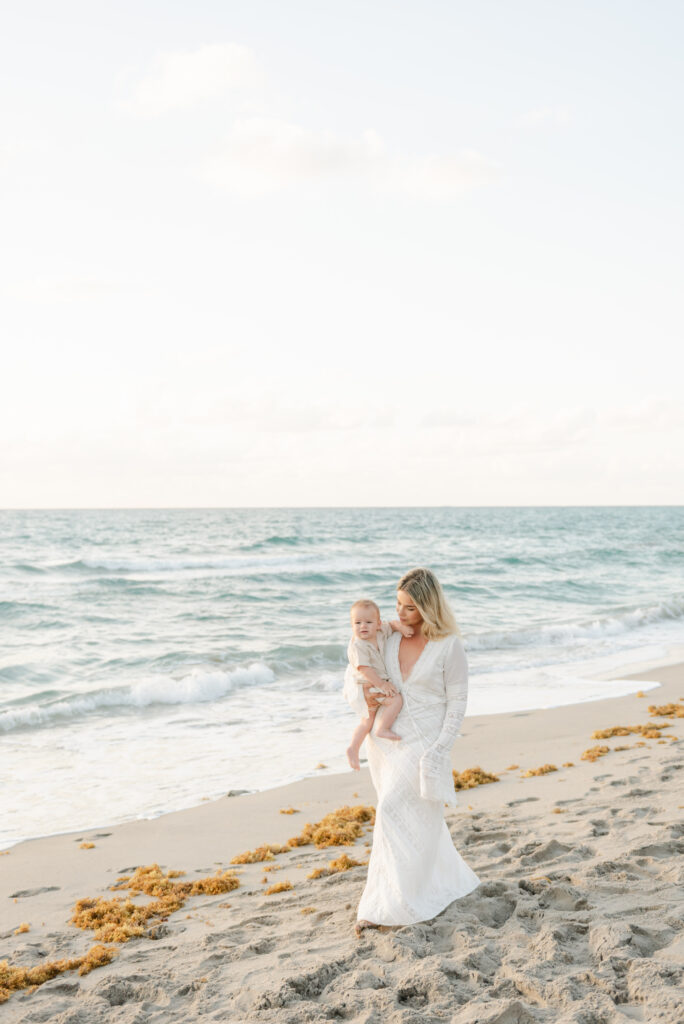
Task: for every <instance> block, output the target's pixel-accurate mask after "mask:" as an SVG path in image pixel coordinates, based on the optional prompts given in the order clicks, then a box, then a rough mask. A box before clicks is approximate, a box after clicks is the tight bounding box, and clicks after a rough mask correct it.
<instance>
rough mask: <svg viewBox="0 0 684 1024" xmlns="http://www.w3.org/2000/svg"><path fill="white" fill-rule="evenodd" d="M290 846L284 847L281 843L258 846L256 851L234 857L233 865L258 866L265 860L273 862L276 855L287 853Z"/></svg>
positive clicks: (248, 851) (247, 851)
mask: <svg viewBox="0 0 684 1024" xmlns="http://www.w3.org/2000/svg"><path fill="white" fill-rule="evenodd" d="M289 849H290V847H289V846H282V845H281V844H280V843H264V844H263V845H262V846H257V848H256V850H245V852H244V853H238V854H237V856H235V857H233V859H232V860H231V862H230V863H231V864H258V863H261V862H262V861H265V860H273V858H274V855H275V854H276V853H287V852H288V851H289Z"/></svg>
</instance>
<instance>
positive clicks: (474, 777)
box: [451, 765, 499, 790]
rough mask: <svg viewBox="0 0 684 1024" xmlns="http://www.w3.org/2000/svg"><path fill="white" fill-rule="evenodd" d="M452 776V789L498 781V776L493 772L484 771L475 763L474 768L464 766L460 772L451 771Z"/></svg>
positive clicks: (467, 787) (473, 787)
mask: <svg viewBox="0 0 684 1024" xmlns="http://www.w3.org/2000/svg"><path fill="white" fill-rule="evenodd" d="M451 774H452V775H453V778H454V789H457V790H458V789H475V787H476V786H486V785H487V783H488V782H498V781H499V776H498V775H494V773H493V772H486V771H484V769H483V768H480V766H479V765H477V766H476V767H475V768H465V769H464V770H463V771H462V772H457V771H452V773H451Z"/></svg>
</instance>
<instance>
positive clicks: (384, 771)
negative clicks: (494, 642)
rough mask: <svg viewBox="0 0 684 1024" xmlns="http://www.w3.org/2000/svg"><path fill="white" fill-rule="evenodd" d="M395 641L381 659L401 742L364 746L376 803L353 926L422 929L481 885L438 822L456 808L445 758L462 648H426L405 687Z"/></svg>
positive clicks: (463, 691)
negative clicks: (400, 701) (398, 704)
mask: <svg viewBox="0 0 684 1024" xmlns="http://www.w3.org/2000/svg"><path fill="white" fill-rule="evenodd" d="M400 641H401V634H400V633H393V634H392V636H391V637H390V638H389V639H388V641H387V644H386V648H385V659H386V664H387V671H388V673H389V676H390V679H391V680H392V682H393V683H394V685H395V686H396V688H397V689H398V690H400V691H401V693H402V696H403V698H404V706H403V707H402V709H401V712H400V713H399V715H398V717H397V720H396V722H395V723H394V726H393V728H394V729H395V731H396V732H397V733H399V735H400V736H401V740H400V741H398V742H397V741H394V740H383V739H377V738H376V737H375V736H373V735H372V734H371V735H370V736H368V738H367V739H366V744H367V752H368V765H369V768H370V773H371V778H372V780H373V785H374V786H375V790H376V792H377V797H378V799H377V806H376V821H375V830H374V834H373V848H372V850H371V857H370V862H369V865H368V879H367V882H366V887H365V889H364V891H363V894H362V896H361V902H360V903H359V909H358V918H359V920H367V921H372V922H374V923H375V924H384V925H402V924H413V923H415V922H416V921H428V920H430V919H431V918H433V917H435V916H436V915H437V914H439V913H440V911H442V910H444V908H445V907H447V906H448V905H449V904H450V903H451V902H452V901H453V900H456V899H459V898H460V897H461V896H466V895H467V894H468V893H469V892H472V891H473V889H476V888H477V886H478V885H479V884H480V880H479V878H478V877H477V875H476V874H475V872H474V871H473V870H472V869H471V868H469V867H468V865H467V864H466V862H465V861H464V860H463V858H462V857H461V855H460V854H459V853H458V851H457V850H456V848H455V846H454V844H453V842H452V840H451V836H450V834H449V829H448V828H447V825H446V822H445V821H444V803H448V804H451V805H453V804H455V803H456V797H455V793H454V785H453V778H452V775H451V758H450V751H451V747H452V744H453V742H454V740H455V739H456V737H457V736H458V734H459V731H460V727H461V722H462V720H463V715H464V713H465V708H466V701H467V696H468V666H467V662H466V657H465V652H464V650H463V644H462V643H461V641H460V639H459V638H458V637H457V636H449V637H445V638H444V639H441V640H431V641H430V642H428V643H427V644H426V646H425V647H424V649H423V651H422V652H421V655H420V657H419V658H418V661H417V662H416V664H415V665H414V667H413V669H412V670H411V672H410V674H409V676H408V679H405V680H404V679H402V676H401V671H400V668H399V643H400ZM346 692H347V693H349V688H348V687H347V688H346ZM349 695H350V696H351V694H349Z"/></svg>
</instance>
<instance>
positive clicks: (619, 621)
mask: <svg viewBox="0 0 684 1024" xmlns="http://www.w3.org/2000/svg"><path fill="white" fill-rule="evenodd" d="M682 617H684V599H682V598H672V599H671V600H669V601H661V602H659V603H658V604H653V605H649V606H647V607H645V608H634V609H632V610H630V611H625V612H618V613H616V614H615V615H608V616H605V617H604V618H598V619H592V620H585V621H584V622H576V623H568V624H558V625H555V624H549V625H545V626H540V627H539V628H538V629H519V630H510V631H505V632H487V633H480V634H477V633H475V634H473V633H471V634H469V635H468V637H466V638H465V646H466V648H467V649H468V650H470V651H491V650H501V649H505V648H508V647H533V646H536V645H539V644H541V645H546V644H563V643H572V641H573V640H583V639H600V638H601V637H610V636H618V635H619V634H621V633H628V632H630V631H631V630H634V629H640V628H641V627H643V626H648V625H652V624H653V623H656V622H666V621H668V620H672V619H681V618H682Z"/></svg>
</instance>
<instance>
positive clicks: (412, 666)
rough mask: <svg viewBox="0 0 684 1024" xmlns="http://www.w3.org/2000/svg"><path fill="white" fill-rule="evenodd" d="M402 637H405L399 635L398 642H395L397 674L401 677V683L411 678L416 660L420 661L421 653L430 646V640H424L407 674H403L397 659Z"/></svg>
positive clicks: (416, 663)
mask: <svg viewBox="0 0 684 1024" xmlns="http://www.w3.org/2000/svg"><path fill="white" fill-rule="evenodd" d="M404 639H405V637H403V636H401V635H400V637H399V643H398V644H397V667H398V669H399V676H400V677H401V681H402V683H408V681H409V679H410V678H411V676H412V675H413V673H414V672H415V670H416V666H417V665H418V662H419V661H420V659H421V658H422V657H423V655H424V654H425V652H426V651H427V649H428V647H429V646H430V641H429V640H426V641H425V645H424V647H423V649H422V651H421V652H420V654H419V655H418V657H417V658H416V660H415V661H414V662H413V664H412V665H411V668H410V669H409V672H408V675H407V676H404V673H403V672H402V671H401V661H400V659H399V652H400V650H401V641H402V640H404Z"/></svg>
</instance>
